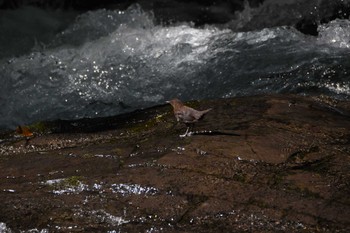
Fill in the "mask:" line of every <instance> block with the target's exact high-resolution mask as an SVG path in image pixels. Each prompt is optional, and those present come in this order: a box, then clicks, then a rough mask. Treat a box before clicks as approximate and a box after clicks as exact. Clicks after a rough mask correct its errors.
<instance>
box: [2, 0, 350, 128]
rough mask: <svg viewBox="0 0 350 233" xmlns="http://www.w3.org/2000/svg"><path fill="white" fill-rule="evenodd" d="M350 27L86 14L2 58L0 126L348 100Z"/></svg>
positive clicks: (132, 11)
mask: <svg viewBox="0 0 350 233" xmlns="http://www.w3.org/2000/svg"><path fill="white" fill-rule="evenodd" d="M249 17H250V16H249ZM245 19H246V20H247V18H245ZM248 19H249V18H248ZM349 25H350V21H349V20H336V21H332V22H330V23H329V24H326V25H321V26H319V32H320V36H318V37H311V36H305V35H303V34H301V33H299V32H298V31H296V30H295V29H293V28H290V27H275V28H265V29H262V30H259V31H249V32H233V31H231V30H230V29H223V28H218V27H215V26H206V27H203V28H195V27H194V26H193V25H191V23H179V24H177V25H171V26H162V25H156V24H155V23H154V18H153V16H152V14H150V13H145V12H143V11H142V9H140V8H139V7H138V6H133V7H131V8H129V9H128V10H126V11H110V10H98V11H93V12H88V13H85V14H82V15H80V16H79V17H78V18H77V19H76V21H75V22H74V23H73V24H71V25H69V26H68V27H67V28H66V29H65V30H64V31H62V32H60V33H58V34H57V35H56V36H55V37H54V38H53V39H52V40H51V42H50V43H48V44H46V45H45V46H44V47H42V48H41V49H40V51H38V48H36V52H31V53H28V54H26V55H23V56H20V57H16V58H10V59H3V60H2V62H1V63H0V79H1V80H2V85H1V86H0V101H1V109H0V128H13V127H15V126H16V125H19V124H29V123H32V122H35V121H39V120H52V119H59V118H60V119H77V118H83V117H96V116H108V115H114V114H119V113H123V112H126V111H132V110H134V109H137V108H143V107H148V106H152V105H156V104H162V103H164V102H165V100H168V99H170V98H173V97H178V98H180V99H183V100H189V99H203V98H221V97H224V98H225V97H232V96H239V95H256V94H264V93H298V94H306V95H313V94H325V95H329V96H332V97H335V98H342V99H348V98H349V95H350V91H349V90H350V88H349V85H350V84H349V79H348V72H349V70H350V62H349V59H348V57H349V52H350V50H349V46H350V42H349V41H350V36H349V30H348V29H349V27H350V26H349Z"/></svg>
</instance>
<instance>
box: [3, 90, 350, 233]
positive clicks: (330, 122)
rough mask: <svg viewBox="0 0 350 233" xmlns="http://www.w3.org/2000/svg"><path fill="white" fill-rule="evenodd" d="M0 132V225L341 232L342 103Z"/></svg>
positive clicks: (344, 224)
mask: <svg viewBox="0 0 350 233" xmlns="http://www.w3.org/2000/svg"><path fill="white" fill-rule="evenodd" d="M187 104H188V105H190V106H192V107H194V108H196V109H206V108H208V107H212V108H213V110H212V111H211V112H210V113H208V114H207V115H206V117H205V118H204V119H203V120H201V121H200V122H198V123H197V124H196V125H195V128H194V131H195V132H194V134H193V135H192V136H191V137H186V138H180V137H179V135H180V134H182V133H183V132H184V131H185V130H186V127H185V125H182V124H178V123H176V122H175V118H174V116H173V114H172V109H171V107H170V105H169V106H168V105H164V106H158V107H154V108H150V109H145V110H142V111H137V112H133V113H129V114H124V115H120V116H115V117H108V118H98V119H82V120H76V121H55V122H40V123H37V124H34V125H32V126H30V128H31V130H32V131H33V132H34V135H35V136H34V137H32V138H30V139H25V138H21V137H20V136H18V135H16V134H15V133H12V132H7V133H3V134H2V135H1V144H0V153H1V156H0V179H1V182H0V198H1V202H0V209H1V211H0V231H1V232H10V231H11V230H12V231H16V232H17V231H19V230H22V231H28V232H29V231H30V230H38V231H41V230H47V231H48V232H241V231H249V232H275V231H286V232H349V231H350V217H349V216H350V183H349V182H350V181H349V180H350V179H349V178H350V121H349V120H350V114H349V112H350V102H340V101H335V100H332V99H327V98H325V97H300V96H259V97H243V98H233V99H222V100H208V101H200V102H199V101H192V102H189V103H187Z"/></svg>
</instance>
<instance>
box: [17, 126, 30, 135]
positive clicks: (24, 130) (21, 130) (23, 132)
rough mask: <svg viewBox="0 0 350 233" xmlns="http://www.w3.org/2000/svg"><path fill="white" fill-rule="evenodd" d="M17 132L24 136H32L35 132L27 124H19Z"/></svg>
mask: <svg viewBox="0 0 350 233" xmlns="http://www.w3.org/2000/svg"><path fill="white" fill-rule="evenodd" d="M16 132H17V133H18V134H20V135H22V136H24V137H32V136H33V133H32V132H31V131H30V129H29V128H28V127H27V126H21V125H19V126H17V128H16Z"/></svg>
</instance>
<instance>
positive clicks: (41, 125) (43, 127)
mask: <svg viewBox="0 0 350 233" xmlns="http://www.w3.org/2000/svg"><path fill="white" fill-rule="evenodd" d="M28 128H29V129H30V130H31V131H33V132H36V133H39V134H40V133H47V132H50V129H49V127H48V125H47V124H45V122H37V123H34V124H32V125H30V126H28Z"/></svg>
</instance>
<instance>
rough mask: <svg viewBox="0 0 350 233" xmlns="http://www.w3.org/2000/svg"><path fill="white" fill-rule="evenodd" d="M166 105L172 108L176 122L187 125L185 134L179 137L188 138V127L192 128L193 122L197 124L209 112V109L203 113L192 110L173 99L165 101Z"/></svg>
mask: <svg viewBox="0 0 350 233" xmlns="http://www.w3.org/2000/svg"><path fill="white" fill-rule="evenodd" d="M167 103H169V104H171V106H173V109H174V115H175V117H176V120H177V121H181V122H184V123H185V124H186V125H187V130H186V133H185V134H183V135H180V137H185V136H189V135H190V134H191V132H188V131H189V129H190V127H192V126H193V124H194V123H195V122H197V121H198V120H199V119H201V118H202V117H203V116H204V115H205V114H206V113H207V112H209V111H210V110H211V108H209V109H206V110H203V111H198V110H196V109H193V108H191V107H188V106H186V105H184V104H183V103H182V102H181V101H180V100H179V99H173V100H170V101H167Z"/></svg>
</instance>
